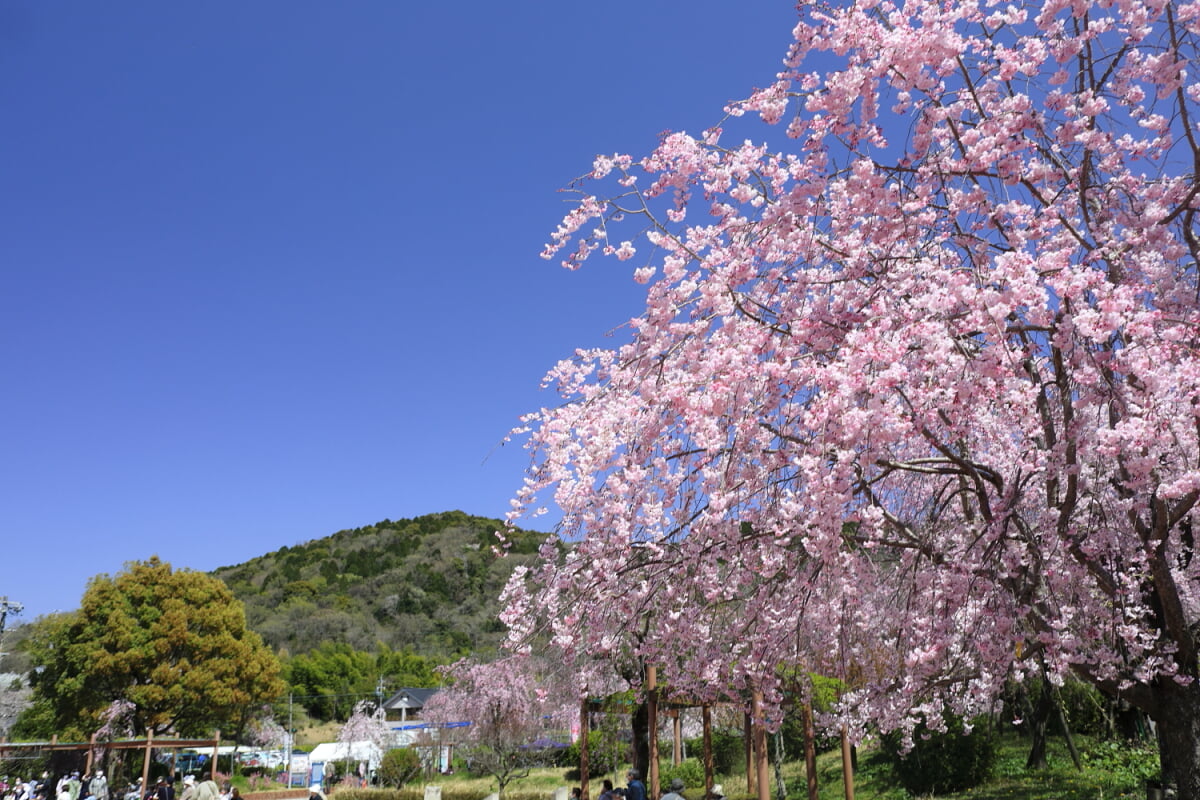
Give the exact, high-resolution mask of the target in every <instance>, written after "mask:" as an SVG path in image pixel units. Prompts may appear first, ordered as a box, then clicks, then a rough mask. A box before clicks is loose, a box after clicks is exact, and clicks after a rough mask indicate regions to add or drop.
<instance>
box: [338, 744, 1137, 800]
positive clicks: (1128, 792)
mask: <svg viewBox="0 0 1200 800" xmlns="http://www.w3.org/2000/svg"><path fill="white" fill-rule="evenodd" d="M1076 742H1077V744H1078V746H1079V749H1080V750H1081V751H1082V753H1083V757H1084V769H1083V771H1082V772H1081V771H1078V770H1076V769H1075V766H1074V765H1073V764H1072V763H1071V759H1070V757H1069V756H1068V754H1067V750H1066V746H1065V744H1064V742H1063V740H1062V739H1061V738H1057V737H1052V738H1051V740H1050V746H1049V752H1048V754H1047V761H1048V766H1047V768H1046V769H1044V770H1038V771H1030V770H1026V769H1025V759H1026V757H1027V756H1028V755H1029V742H1028V740H1027V739H1023V738H1020V737H1017V736H1013V735H1008V736H1004V737H1001V738H1000V739H999V741H998V757H997V760H996V765H995V769H994V771H993V773H992V777H991V779H990V780H989V781H988V782H987V783H985V784H983V785H981V786H978V787H976V788H974V789H970V790H967V791H964V792H957V793H953V794H946V795H937V797H938V798H939V800H1135V799H1136V800H1141V799H1142V798H1144V797H1145V796H1146V790H1145V779H1146V778H1147V777H1151V776H1152V775H1154V774H1156V772H1157V768H1158V758H1157V755H1156V753H1155V751H1154V749H1153V747H1148V746H1142V747H1135V746H1129V745H1121V744H1116V743H1112V742H1103V741H1094V740H1091V739H1089V738H1088V737H1083V736H1079V737H1076ZM565 772H566V770H565V769H561V768H559V769H537V770H534V771H533V772H532V773H531V774H530V776H529V777H528V778H525V779H523V780H520V781H515V782H513V783H511V784H509V786H508V789H507V791H506V795H507V797H508V798H509V800H546V798H549V797H550V796H552V795H553V792H554V790H555V789H556V788H558V787H560V786H574V785H577V783H578V782H572V781H567V780H566V779H565V778H564V777H563V774H564V773H565ZM623 773H624V768H622V770H621V771H620V773H619V774H618V777H620V775H623ZM771 774H772V787H771V796H772V798H774V796H775V791H774V790H775V787H774V777H773V776H774V770H772V773H771ZM604 777H612V776H611V775H609V776H603V775H602V776H598V777H597V778H596V779H594V780H592V781H591V782H590V796H591V797H592V798H595V797H598V796H599V794H600V780H601V779H602V778H604ZM783 777H784V783H785V785H786V788H787V796H788V800H807V796H808V795H807V790H806V782H805V775H804V763H803V761H802V760H801V761H798V762H789V763H786V764H784V768H783ZM434 782H435V783H438V784H440V785H442V786H443V787H444V788H443V792H444V794H443V797H444V798H447V799H448V800H478V798H482V797H484V796H486V795H488V794H489V793H491V792H493V791H495V781H494V780H493V779H491V778H487V777H480V778H471V777H468V776H466V775H465V774H462V773H456V774H453V775H445V776H438V777H437V778H436V779H435V780H434ZM716 782H717V783H721V784H723V785H724V788H725V793H726V795H727V796H728V797H729V800H753V796H752V795H751V794H750V793H749V791H748V790H747V788H746V775H745V773H741V774H737V775H719V776H717V777H716ZM817 782H818V791H819V794H820V798H821V800H841V798H843V797H844V796H845V795H844V789H843V787H842V759H841V753H840V752H838V751H834V752H828V753H822V754H820V755H819V756H818V757H817ZM622 784H623V780H618V781H617V785H622ZM421 785H422V782H421V781H418V782H417V783H415V784H413V787H412V788H411V789H410V790H409V791H411V792H412V793H413V800H415V798H416V797H417V794H416V790H417V789H419V787H420V786H421ZM854 790H855V798H856V800H909V795H908V793H907V792H906V791H905V790H904V788H903V787H901V786H900V785H899V784H898V783H897V782H896V780H895V779H894V778H893V776H892V768H891V765H890V764H889V763H888V761H887V759H886V757H885V756H884V755H883V754H882V753H880V752H879V751H878V750H877V749H875V748H874V747H873V746H871V745H869V744H868V745H866V746H864V747H860V748H859V753H858V768H857V770H856V771H855V775H854ZM355 794H356V796H355V798H349V797H348V798H347V800H357V793H355ZM369 794H370V793H364V795H363V797H364V798H366V797H367V796H368V795H369ZM702 794H703V790H702V788H701V787H695V786H689V787H688V790H687V791H686V792H685V795H686V796H687V797H689V798H693V800H700V797H701V795H702ZM381 800H382V799H381ZM399 800H408V798H399Z"/></svg>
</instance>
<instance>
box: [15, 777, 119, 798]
mask: <svg viewBox="0 0 1200 800" xmlns="http://www.w3.org/2000/svg"><path fill="white" fill-rule="evenodd" d="M0 798H2V800H108V780H107V778H106V777H104V770H96V771H95V772H94V774H90V775H88V774H85V775H79V772H78V770H76V771H73V772H71V774H68V775H62V776H61V777H59V778H58V781H55V780H53V778H52V777H50V774H49V772H42V776H41V777H31V778H29V780H28V781H26V780H25V778H22V777H17V776H8V775H5V776H4V777H2V778H0Z"/></svg>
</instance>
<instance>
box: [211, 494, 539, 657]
mask: <svg viewBox="0 0 1200 800" xmlns="http://www.w3.org/2000/svg"><path fill="white" fill-rule="evenodd" d="M501 528H503V523H502V522H501V521H500V520H497V519H488V518H484V517H474V516H470V515H468V514H465V513H463V512H461V511H447V512H443V513H438V514H428V515H425V516H422V517H417V518H415V519H400V520H390V519H385V520H383V521H381V522H377V523H375V524H374V525H368V526H366V527H362V528H354V529H352V530H343V531H338V532H337V533H335V534H333V535H331V536H327V537H325V538H323V539H316V540H314V541H310V542H305V543H304V544H299V545H296V546H294V547H283V548H280V549H279V550H276V551H274V552H272V553H267V554H266V555H263V556H259V557H257V558H254V559H251V560H250V561H247V562H245V563H244V564H237V565H234V566H229V567H221V568H219V569H216V570H214V571H213V573H212V574H214V575H216V576H217V577H219V578H220V579H221V580H223V581H224V582H225V583H226V584H227V585H228V586H229V588H230V589H231V590H232V591H233V593H234V595H235V596H236V597H237V598H238V599H239V600H241V601H242V602H243V603H244V604H245V606H246V618H247V622H248V623H249V626H250V627H251V628H252V629H253V630H255V631H257V632H258V633H259V634H261V635H262V637H263V638H264V639H265V640H266V641H267V643H268V644H270V645H271V646H272V647H274V648H275V649H276V650H277V651H279V652H280V653H281V654H285V655H299V654H304V653H310V652H313V651H315V650H317V649H318V648H320V647H321V645H323V644H327V643H338V644H340V645H348V646H349V647H350V648H352V649H354V650H359V651H367V652H376V651H378V649H379V648H380V646H381V645H382V646H383V647H385V648H387V649H390V650H394V651H408V652H414V653H418V654H420V655H422V656H424V657H427V658H433V659H437V660H439V661H443V660H447V659H450V658H453V657H457V656H461V655H465V654H467V653H476V654H480V655H486V654H487V653H489V652H492V651H494V650H495V649H496V647H497V646H498V645H499V643H500V640H501V638H502V637H503V634H504V628H503V625H501V623H500V622H499V620H498V619H497V614H498V612H499V603H498V598H499V596H500V592H501V590H502V589H503V588H504V584H505V582H506V581H507V580H508V576H509V575H510V574H511V573H512V571H513V569H515V568H516V567H517V566H518V565H521V564H530V563H532V562H533V560H534V559H535V558H536V553H537V549H538V547H539V546H540V545H541V543H542V541H543V540H544V539H545V538H546V534H545V533H535V532H532V531H523V530H517V531H512V532H510V534H509V538H510V540H511V542H512V547H511V548H510V549H509V550H508V555H507V556H505V557H500V556H497V555H496V553H495V552H494V550H493V547H494V546H495V545H497V544H498V541H497V539H496V535H495V532H496V531H497V530H500V529H501Z"/></svg>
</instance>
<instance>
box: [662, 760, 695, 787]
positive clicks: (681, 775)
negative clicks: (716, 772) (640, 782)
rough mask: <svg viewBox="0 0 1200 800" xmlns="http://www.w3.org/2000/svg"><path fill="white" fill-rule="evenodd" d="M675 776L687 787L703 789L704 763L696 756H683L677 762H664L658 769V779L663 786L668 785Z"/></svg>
mask: <svg viewBox="0 0 1200 800" xmlns="http://www.w3.org/2000/svg"><path fill="white" fill-rule="evenodd" d="M676 778H678V779H679V780H681V781H683V785H684V786H685V787H687V788H688V789H693V790H695V789H703V788H704V765H703V764H701V763H700V759H698V758H685V759H684V760H683V761H681V762H680V763H678V764H664V765H663V766H662V768H661V769H660V770H659V775H658V780H659V782H660V783H661V784H662V785H663V786H664V787H666V786H670V785H671V781H673V780H675V779H676ZM664 791H665V789H664ZM701 794H703V792H701Z"/></svg>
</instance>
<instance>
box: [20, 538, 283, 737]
mask: <svg viewBox="0 0 1200 800" xmlns="http://www.w3.org/2000/svg"><path fill="white" fill-rule="evenodd" d="M30 649H31V651H32V654H33V656H34V659H35V663H36V664H38V665H39V666H40V667H42V669H41V670H37V669H35V670H34V685H35V689H36V690H37V692H38V694H39V695H40V696H41V697H42V698H44V699H45V700H47V701H48V702H49V705H50V706H51V707H52V708H53V709H54V716H55V717H56V722H57V723H58V724H59V725H60V729H66V728H76V727H78V728H82V729H83V730H85V731H86V730H87V729H88V728H92V729H94V728H95V727H97V724H96V723H98V721H99V719H100V714H101V712H102V711H104V710H105V709H106V708H109V707H110V706H111V705H112V704H113V703H114V702H115V701H118V700H123V701H126V702H127V703H128V704H131V706H132V707H131V709H130V710H129V712H128V714H127V720H128V724H129V726H130V727H131V728H132V730H133V731H135V732H137V733H139V734H140V733H144V732H145V731H147V730H149V731H153V732H154V733H156V734H158V733H165V732H167V731H173V732H175V733H178V734H181V735H185V736H187V735H207V734H209V733H210V732H211V731H213V730H214V729H223V730H227V731H230V732H236V731H238V730H240V729H241V727H242V726H243V725H245V723H246V722H247V721H249V719H250V718H251V717H252V716H253V715H254V714H255V713H256V712H257V711H258V710H259V709H260V708H261V706H262V704H264V703H267V702H270V701H272V700H274V699H276V698H278V697H279V696H280V695H282V694H283V692H284V691H285V690H286V687H285V685H284V683H283V681H282V679H281V678H280V664H279V661H278V659H277V658H276V657H275V654H274V653H272V652H271V650H270V649H269V648H267V647H266V646H265V645H264V644H263V641H262V639H261V638H260V637H259V636H258V634H256V633H255V632H253V631H251V630H249V629H248V628H247V627H246V615H245V610H244V609H243V607H242V604H241V602H239V601H238V600H237V599H236V598H235V597H234V596H233V594H232V593H231V592H230V591H229V588H228V587H227V586H225V584H224V583H222V582H221V581H220V580H219V579H217V578H213V577H211V576H209V575H206V574H204V573H202V572H194V571H192V570H187V569H181V570H172V569H171V565H170V564H166V563H164V562H162V561H159V560H158V558H157V557H153V558H151V559H150V560H149V561H137V562H132V563H129V564H127V565H126V566H125V570H124V571H123V572H120V573H118V574H116V575H114V576H109V575H98V576H96V577H95V578H93V579H92V580H91V582H90V583H89V584H88V588H87V591H86V592H85V593H84V596H83V600H82V602H81V605H80V608H79V610H78V611H76V612H73V613H70V614H64V615H61V616H60V617H59V618H58V619H56V620H55V621H54V623H53V624H51V625H47V626H45V627H44V628H43V629H42V630H41V631H40V635H38V636H36V637H35V640H34V641H32V642H31V648H30Z"/></svg>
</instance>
